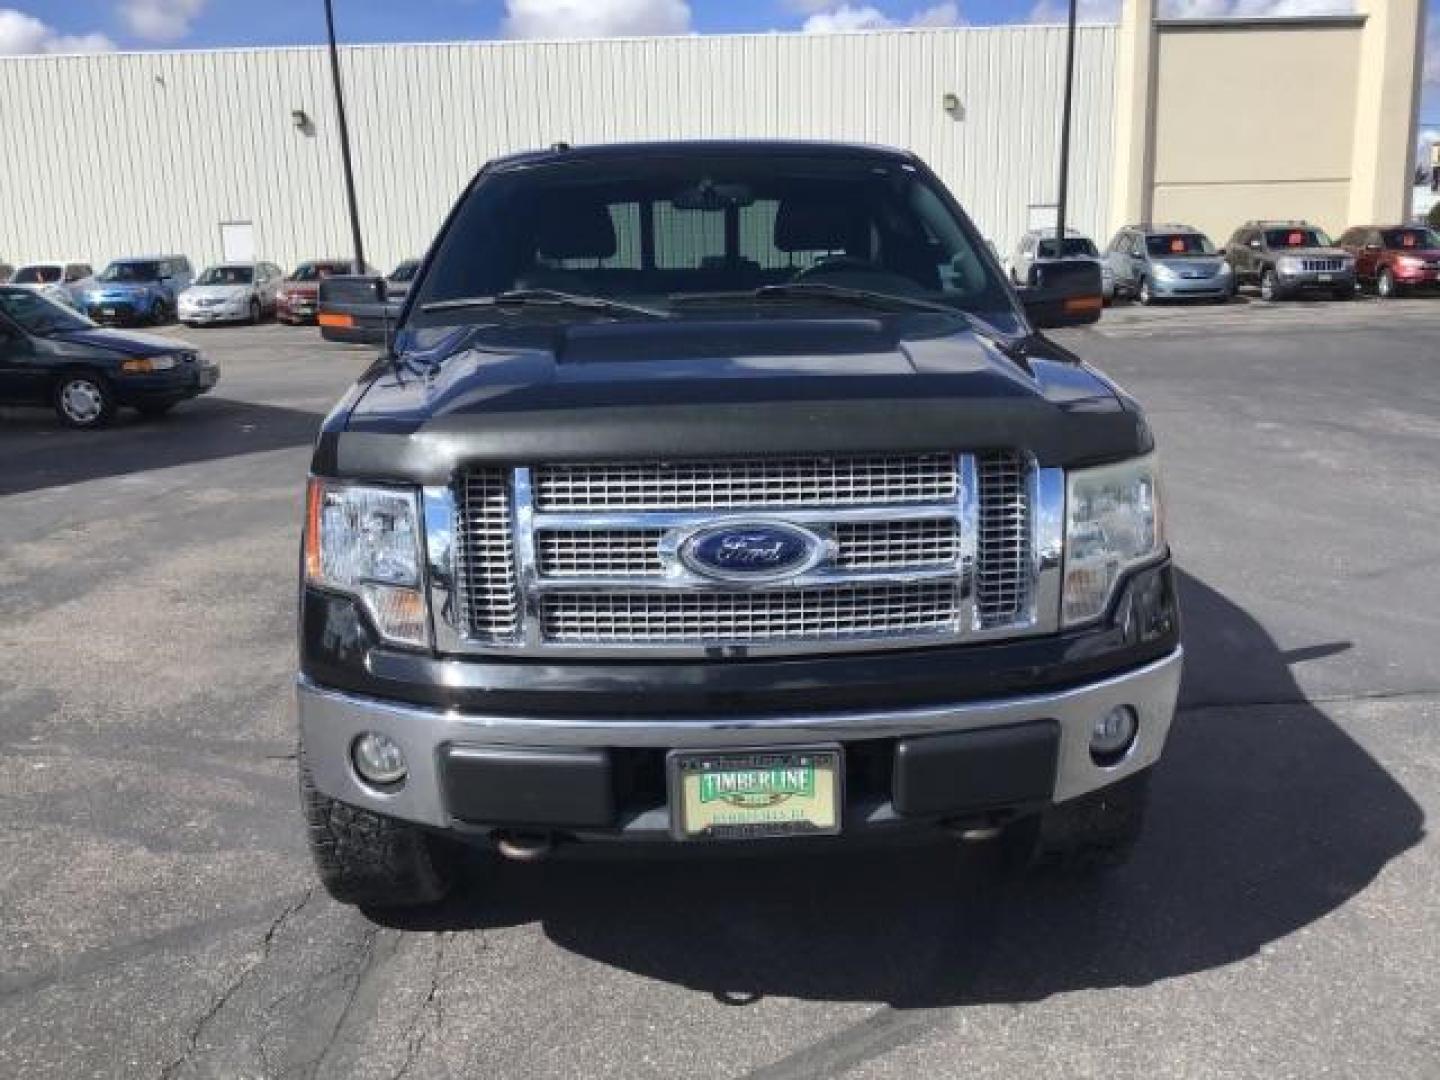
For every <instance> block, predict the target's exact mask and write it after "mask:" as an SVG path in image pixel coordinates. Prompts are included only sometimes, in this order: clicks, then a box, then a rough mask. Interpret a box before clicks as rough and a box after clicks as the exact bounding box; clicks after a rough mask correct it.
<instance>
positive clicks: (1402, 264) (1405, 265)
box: [1395, 255, 1425, 270]
mask: <svg viewBox="0 0 1440 1080" xmlns="http://www.w3.org/2000/svg"><path fill="white" fill-rule="evenodd" d="M1395 265H1396V267H1398V268H1399V269H1401V270H1423V269H1425V260H1424V259H1417V258H1415V256H1414V255H1402V256H1400V258H1398V259H1396V260H1395Z"/></svg>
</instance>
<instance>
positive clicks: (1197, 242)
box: [1145, 233, 1215, 258]
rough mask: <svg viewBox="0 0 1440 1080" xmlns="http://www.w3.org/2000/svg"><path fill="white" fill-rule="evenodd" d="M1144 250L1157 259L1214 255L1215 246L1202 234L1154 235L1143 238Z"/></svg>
mask: <svg viewBox="0 0 1440 1080" xmlns="http://www.w3.org/2000/svg"><path fill="white" fill-rule="evenodd" d="M1145 250H1146V251H1148V252H1149V253H1150V254H1151V255H1154V256H1157V257H1159V258H1173V257H1174V256H1176V255H1214V254H1215V245H1214V244H1212V243H1210V238H1209V237H1208V236H1205V235H1204V234H1203V233H1156V234H1155V235H1154V236H1147V237H1146V238H1145Z"/></svg>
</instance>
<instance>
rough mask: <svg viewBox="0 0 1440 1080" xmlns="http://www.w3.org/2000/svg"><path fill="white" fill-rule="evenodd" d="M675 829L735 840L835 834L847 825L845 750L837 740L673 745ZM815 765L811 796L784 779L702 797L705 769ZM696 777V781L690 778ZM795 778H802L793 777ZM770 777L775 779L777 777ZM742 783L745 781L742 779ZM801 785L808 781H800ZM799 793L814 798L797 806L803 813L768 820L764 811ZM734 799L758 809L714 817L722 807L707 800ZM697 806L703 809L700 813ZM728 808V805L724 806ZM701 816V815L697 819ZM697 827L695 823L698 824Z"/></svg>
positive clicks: (688, 838) (685, 838)
mask: <svg viewBox="0 0 1440 1080" xmlns="http://www.w3.org/2000/svg"><path fill="white" fill-rule="evenodd" d="M665 764H666V774H667V793H668V800H669V801H668V810H669V815H670V835H671V837H672V838H673V839H675V840H677V841H682V842H684V843H733V842H735V841H740V840H781V839H787V838H794V837H809V836H836V835H838V834H839V833H840V832H841V831H842V829H843V827H844V808H845V751H844V748H843V747H841V746H840V745H839V744H838V743H824V744H819V745H813V746H812V745H807V746H779V747H775V746H767V747H726V748H724V749H715V750H672V751H670V753H669V754H667V755H666V762H665ZM806 768H808V769H810V770H811V773H810V775H811V777H812V781H811V783H812V791H811V792H810V793H809V794H808V796H806V795H803V794H802V793H799V792H787V791H785V790H784V789H785V788H786V787H788V786H796V785H795V784H787V783H784V782H781V783H779V784H778V785H777V790H775V791H773V792H771V793H765V792H761V791H758V790H756V791H743V790H736V791H732V792H730V793H728V794H718V795H713V796H711V797H710V798H703V797H702V787H703V785H704V781H703V779H702V777H704V776H705V775H707V774H709V775H720V774H734V773H754V774H759V773H768V772H769V771H770V770H775V769H792V770H793V769H806ZM690 778H693V779H694V784H693V786H692V785H691V784H689V783H687V780H688V779H690ZM790 779H796V780H798V778H790ZM771 782H774V781H773V779H772V781H771ZM742 786H743V785H742ZM800 786H803V784H802V785H800ZM774 794H779V795H783V796H784V798H783V799H782V801H781V802H779V803H771V804H770V805H763V804H759V803H757V804H756V805H751V806H738V805H736V804H735V802H734V801H733V799H734V798H746V797H754V798H756V799H764V798H767V797H773V795H774ZM797 794H800V795H801V797H806V798H808V799H809V800H810V801H809V802H808V803H806V804H804V805H802V806H800V807H792V808H790V809H791V810H792V811H794V810H796V809H799V810H802V811H803V813H804V816H801V817H796V818H787V819H781V818H775V817H771V818H769V819H768V820H767V818H766V816H765V811H767V810H770V811H773V810H774V809H775V808H776V807H777V806H782V805H783V804H784V802H788V801H790V799H792V798H795V797H796V795H797ZM717 802H725V803H729V804H730V805H729V809H730V811H731V812H732V813H738V814H742V815H743V814H744V812H745V811H747V810H748V811H753V817H751V818H750V819H749V820H744V821H733V822H724V821H720V822H717V821H714V820H713V818H712V817H711V815H713V814H714V813H715V811H717V810H720V809H721V808H719V807H715V806H711V807H709V809H708V810H706V809H702V807H704V806H705V804H707V803H710V804H713V803H717ZM697 811H698V813H697ZM722 813H723V811H722ZM697 818H698V821H697ZM697 824H698V826H699V827H698V828H695V827H692V826H693V825H697Z"/></svg>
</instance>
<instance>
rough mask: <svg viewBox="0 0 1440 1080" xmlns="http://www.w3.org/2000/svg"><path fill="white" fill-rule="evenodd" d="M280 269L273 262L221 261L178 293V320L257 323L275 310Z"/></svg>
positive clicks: (192, 322) (198, 322)
mask: <svg viewBox="0 0 1440 1080" xmlns="http://www.w3.org/2000/svg"><path fill="white" fill-rule="evenodd" d="M283 276H284V274H283V272H282V271H281V270H280V268H279V267H278V266H276V265H275V264H274V263H268V262H249V263H221V264H220V265H219V266H211V267H209V268H207V269H206V271H205V272H204V273H203V274H201V275H200V276H199V277H198V278H197V279H196V280H195V284H194V285H192V286H190V288H188V289H186V290H185V291H184V292H183V293H181V294H180V321H181V322H183V323H184V324H185V325H186V326H198V325H199V324H201V323H217V322H248V323H258V322H259V321H260V320H261V319H263V318H264V317H265V316H266V315H269V314H271V313H272V312H273V311H274V310H275V296H276V294H277V293H278V292H279V291H280V279H281V278H282V277H283Z"/></svg>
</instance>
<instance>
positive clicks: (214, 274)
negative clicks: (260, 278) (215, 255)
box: [195, 266, 255, 285]
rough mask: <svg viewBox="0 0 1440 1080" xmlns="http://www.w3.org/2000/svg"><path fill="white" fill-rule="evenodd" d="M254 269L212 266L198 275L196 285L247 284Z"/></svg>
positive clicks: (253, 274)
mask: <svg viewBox="0 0 1440 1080" xmlns="http://www.w3.org/2000/svg"><path fill="white" fill-rule="evenodd" d="M254 280H255V271H254V270H253V269H251V268H250V267H248V266H212V267H210V269H208V270H206V271H205V272H204V273H203V274H201V275H200V278H199V280H198V281H196V282H195V284H197V285H249V284H250V283H251V282H252V281H254Z"/></svg>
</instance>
